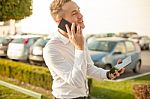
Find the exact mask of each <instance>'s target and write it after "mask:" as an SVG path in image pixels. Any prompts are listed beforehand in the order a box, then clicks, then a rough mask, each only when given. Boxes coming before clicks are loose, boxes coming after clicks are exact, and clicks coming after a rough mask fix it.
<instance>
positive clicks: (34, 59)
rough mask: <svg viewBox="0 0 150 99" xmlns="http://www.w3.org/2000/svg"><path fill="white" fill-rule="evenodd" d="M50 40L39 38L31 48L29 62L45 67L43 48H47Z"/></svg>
mask: <svg viewBox="0 0 150 99" xmlns="http://www.w3.org/2000/svg"><path fill="white" fill-rule="evenodd" d="M49 40H50V38H49V37H46V38H44V37H43V38H39V39H38V40H37V41H36V42H35V43H34V44H33V45H32V46H31V47H30V53H29V62H30V63H31V64H36V65H45V62H44V59H43V48H44V47H45V45H46V43H47V42H48V41H49Z"/></svg>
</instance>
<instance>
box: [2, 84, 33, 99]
mask: <svg viewBox="0 0 150 99" xmlns="http://www.w3.org/2000/svg"><path fill="white" fill-rule="evenodd" d="M12 97H13V98H12ZM10 98H11V99H35V98H33V97H31V96H28V95H25V94H23V93H20V92H18V91H15V90H12V89H10V88H7V87H4V86H1V85H0V99H10Z"/></svg>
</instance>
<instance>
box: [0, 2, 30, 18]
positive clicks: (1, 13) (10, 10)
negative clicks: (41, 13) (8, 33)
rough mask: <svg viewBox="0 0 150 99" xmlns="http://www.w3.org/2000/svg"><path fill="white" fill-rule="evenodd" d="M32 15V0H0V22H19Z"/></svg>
mask: <svg viewBox="0 0 150 99" xmlns="http://www.w3.org/2000/svg"><path fill="white" fill-rule="evenodd" d="M31 14H32V0H0V21H7V20H10V19H15V20H20V19H23V18H24V17H26V16H29V15H31Z"/></svg>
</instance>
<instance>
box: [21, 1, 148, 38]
mask: <svg viewBox="0 0 150 99" xmlns="http://www.w3.org/2000/svg"><path fill="white" fill-rule="evenodd" d="M51 1H52V0H33V15H32V16H30V17H28V18H26V19H24V20H22V22H21V29H22V31H29V30H30V31H32V32H40V33H44V34H47V33H54V32H56V31H57V25H56V23H55V22H54V21H53V19H52V17H51V16H50V11H49V5H50V3H51ZM74 1H75V2H76V3H77V4H78V5H79V6H80V10H81V13H82V14H83V17H84V22H85V26H86V27H85V29H84V32H85V33H86V34H89V33H90V34H98V33H119V32H137V33H138V34H139V35H149V36H150V13H149V11H150V0H86V1H85V0H74Z"/></svg>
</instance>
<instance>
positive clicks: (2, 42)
mask: <svg viewBox="0 0 150 99" xmlns="http://www.w3.org/2000/svg"><path fill="white" fill-rule="evenodd" d="M11 40H12V39H11V38H9V37H0V57H6V56H7V48H8V44H9V42H10V41H11Z"/></svg>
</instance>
